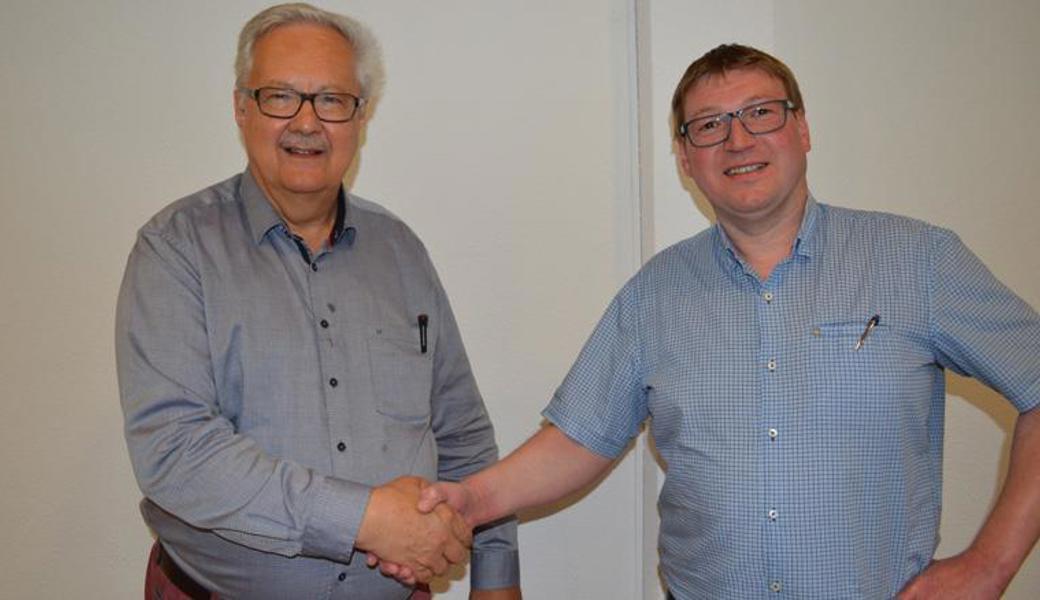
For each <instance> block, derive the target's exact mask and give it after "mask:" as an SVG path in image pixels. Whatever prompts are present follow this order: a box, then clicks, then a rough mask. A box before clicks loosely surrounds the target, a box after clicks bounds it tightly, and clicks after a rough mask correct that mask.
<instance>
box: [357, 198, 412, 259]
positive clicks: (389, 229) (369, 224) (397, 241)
mask: <svg viewBox="0 0 1040 600" xmlns="http://www.w3.org/2000/svg"><path fill="white" fill-rule="evenodd" d="M347 222H348V224H350V225H353V226H355V227H358V235H362V236H365V237H366V238H367V241H369V242H371V241H373V238H374V239H377V240H381V241H383V242H387V243H389V244H391V245H394V246H404V247H410V248H414V249H415V250H418V251H421V252H422V253H423V254H425V253H426V247H425V246H424V245H423V243H422V240H421V239H419V236H418V235H416V233H415V231H413V230H412V228H411V227H409V226H408V224H407V223H405V222H404V220H403V219H401V218H400V217H398V216H397V215H396V214H394V213H393V212H391V211H390V210H389V209H387V208H386V207H385V206H383V205H382V204H378V203H376V202H373V201H371V200H368V199H367V198H363V197H361V196H358V195H356V194H353V193H349V194H347ZM370 234H372V235H370Z"/></svg>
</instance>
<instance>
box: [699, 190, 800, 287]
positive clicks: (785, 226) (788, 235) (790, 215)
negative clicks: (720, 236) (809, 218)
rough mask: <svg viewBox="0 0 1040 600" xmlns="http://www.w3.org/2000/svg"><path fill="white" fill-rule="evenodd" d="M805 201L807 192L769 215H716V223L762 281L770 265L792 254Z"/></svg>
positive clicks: (766, 277) (771, 266) (765, 277)
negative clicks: (756, 217)
mask: <svg viewBox="0 0 1040 600" xmlns="http://www.w3.org/2000/svg"><path fill="white" fill-rule="evenodd" d="M807 201H808V195H806V196H805V197H804V198H803V199H802V201H801V202H800V203H793V206H791V208H790V209H789V210H784V211H781V212H779V213H778V214H776V215H772V216H771V218H768V219H760V218H758V219H741V218H734V217H733V216H732V215H721V214H720V215H718V219H719V225H721V226H722V228H723V229H725V230H726V235H727V236H728V237H729V240H730V242H731V243H732V244H733V247H734V248H736V250H737V252H738V253H739V254H740V256H741V257H742V258H743V259H744V260H745V261H746V262H747V263H748V264H750V265H751V267H752V268H753V269H754V270H755V273H756V274H757V275H758V276H759V278H760V279H761V280H762V281H766V280H767V279H769V275H770V274H771V273H772V272H773V269H774V268H776V266H777V265H778V264H780V263H781V262H782V261H783V260H785V259H786V258H787V257H788V256H790V255H791V250H792V248H793V247H794V241H795V239H796V238H797V237H798V230H799V229H800V228H801V226H802V219H803V217H804V216H805V207H806V204H807Z"/></svg>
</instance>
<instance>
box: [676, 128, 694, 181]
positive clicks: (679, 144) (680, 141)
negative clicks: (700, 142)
mask: <svg viewBox="0 0 1040 600" xmlns="http://www.w3.org/2000/svg"><path fill="white" fill-rule="evenodd" d="M689 149H690V145H689V144H687V143H686V140H685V139H684V138H681V137H679V138H675V139H673V140H672V151H673V152H675V155H676V156H678V157H679V166H680V167H681V168H682V172H683V174H685V175H686V176H687V177H689V178H690V179H693V174H692V173H690V158H689V157H688V156H687V155H686V151H687V150H689Z"/></svg>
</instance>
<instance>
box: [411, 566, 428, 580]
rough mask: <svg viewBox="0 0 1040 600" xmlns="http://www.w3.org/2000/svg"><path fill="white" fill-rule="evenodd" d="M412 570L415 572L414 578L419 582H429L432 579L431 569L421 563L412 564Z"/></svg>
mask: <svg viewBox="0 0 1040 600" xmlns="http://www.w3.org/2000/svg"><path fill="white" fill-rule="evenodd" d="M412 572H413V573H415V580H416V581H417V582H419V583H429V582H430V580H431V579H433V571H431V570H429V569H427V568H426V567H424V566H422V565H414V566H413V567H412Z"/></svg>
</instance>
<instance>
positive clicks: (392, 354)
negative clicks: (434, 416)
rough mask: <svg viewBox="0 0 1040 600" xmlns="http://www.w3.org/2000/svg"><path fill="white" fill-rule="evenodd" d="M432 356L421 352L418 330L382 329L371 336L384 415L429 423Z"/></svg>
mask: <svg viewBox="0 0 1040 600" xmlns="http://www.w3.org/2000/svg"><path fill="white" fill-rule="evenodd" d="M432 356H433V355H432V353H422V352H421V351H420V348H419V329H418V327H416V328H415V329H414V330H413V329H409V328H399V327H379V328H375V329H373V330H372V331H371V332H370V333H369V336H368V360H369V366H370V368H371V370H372V387H373V391H374V393H375V396H376V410H377V411H379V413H380V414H382V415H385V416H388V417H392V418H394V419H401V420H408V421H425V420H428V419H429V416H430V392H431V389H432V386H433V358H432Z"/></svg>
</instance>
